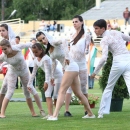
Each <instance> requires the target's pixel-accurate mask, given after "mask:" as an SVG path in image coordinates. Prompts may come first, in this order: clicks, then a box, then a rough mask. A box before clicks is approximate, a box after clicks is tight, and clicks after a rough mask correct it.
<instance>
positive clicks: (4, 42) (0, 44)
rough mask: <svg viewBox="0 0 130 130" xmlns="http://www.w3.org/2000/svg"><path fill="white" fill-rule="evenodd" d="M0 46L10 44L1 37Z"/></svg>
mask: <svg viewBox="0 0 130 130" xmlns="http://www.w3.org/2000/svg"><path fill="white" fill-rule="evenodd" d="M0 46H8V47H9V46H11V45H10V42H9V41H8V40H6V39H3V40H2V41H1V42H0Z"/></svg>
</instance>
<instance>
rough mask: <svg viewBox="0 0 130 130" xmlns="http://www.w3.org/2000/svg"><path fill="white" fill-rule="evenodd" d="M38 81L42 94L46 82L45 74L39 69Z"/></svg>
mask: <svg viewBox="0 0 130 130" xmlns="http://www.w3.org/2000/svg"><path fill="white" fill-rule="evenodd" d="M37 80H38V89H39V90H40V91H41V92H42V91H44V89H43V85H44V81H45V73H44V71H43V70H42V69H41V68H38V71H37Z"/></svg>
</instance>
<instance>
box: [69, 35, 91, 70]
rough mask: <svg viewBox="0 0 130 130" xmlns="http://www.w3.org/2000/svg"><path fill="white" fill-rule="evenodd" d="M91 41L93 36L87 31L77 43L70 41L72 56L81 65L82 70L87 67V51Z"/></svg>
mask: <svg viewBox="0 0 130 130" xmlns="http://www.w3.org/2000/svg"><path fill="white" fill-rule="evenodd" d="M71 41H72V40H71ZM90 42H91V36H90V35H89V34H87V33H85V34H84V36H83V37H82V38H80V39H79V41H78V42H77V43H76V44H75V45H73V42H72V43H70V57H71V58H72V59H73V60H74V61H75V62H76V63H77V64H78V65H79V69H80V70H84V69H87V66H86V56H85V51H86V49H87V46H88V45H89V44H90Z"/></svg>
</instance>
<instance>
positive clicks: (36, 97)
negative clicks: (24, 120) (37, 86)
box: [34, 94, 45, 116]
mask: <svg viewBox="0 0 130 130" xmlns="http://www.w3.org/2000/svg"><path fill="white" fill-rule="evenodd" d="M34 99H35V102H36V104H37V106H38V108H39V110H40V114H41V115H42V116H45V111H44V110H43V108H42V104H41V101H40V98H39V95H38V94H35V95H34Z"/></svg>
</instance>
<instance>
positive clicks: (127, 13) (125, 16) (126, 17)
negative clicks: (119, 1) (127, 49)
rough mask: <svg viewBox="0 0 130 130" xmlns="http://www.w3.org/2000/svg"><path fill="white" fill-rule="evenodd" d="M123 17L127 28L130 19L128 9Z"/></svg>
mask: <svg viewBox="0 0 130 130" xmlns="http://www.w3.org/2000/svg"><path fill="white" fill-rule="evenodd" d="M123 17H124V19H125V26H127V24H129V17H130V12H129V10H128V7H126V10H125V11H124V12H123Z"/></svg>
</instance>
